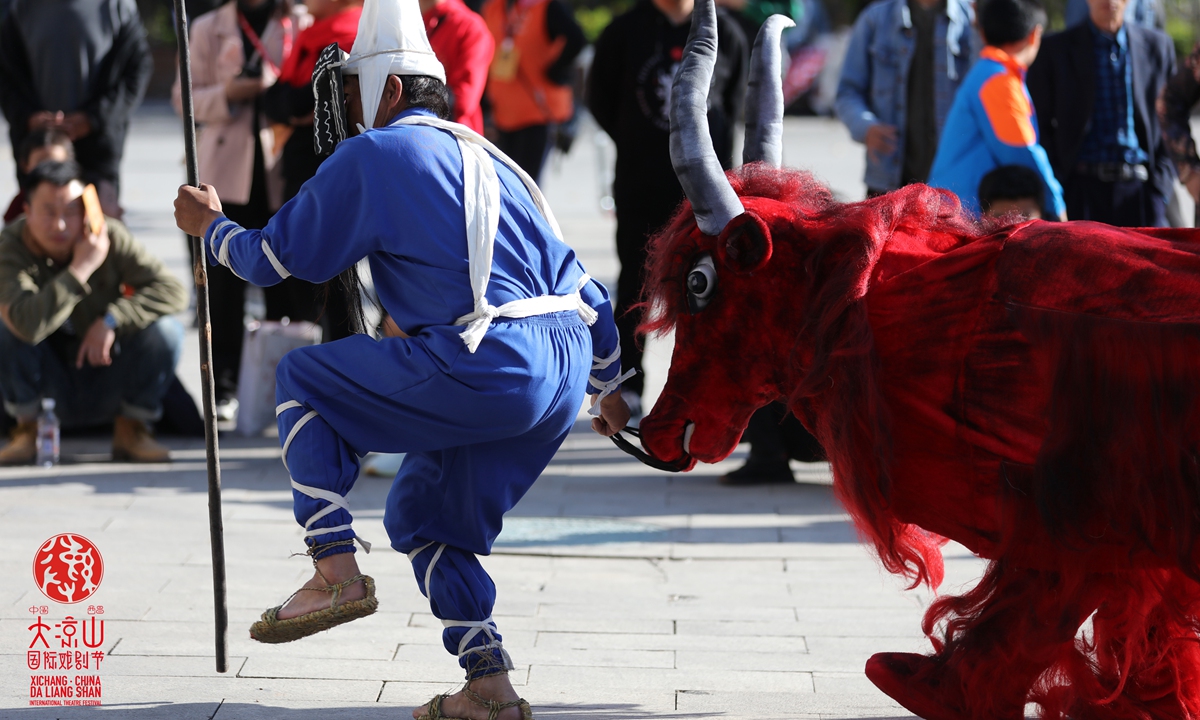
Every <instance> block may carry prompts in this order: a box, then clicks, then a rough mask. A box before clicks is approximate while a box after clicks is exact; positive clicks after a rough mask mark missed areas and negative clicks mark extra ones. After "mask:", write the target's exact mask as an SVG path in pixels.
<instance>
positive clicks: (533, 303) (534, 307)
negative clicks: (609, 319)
mask: <svg viewBox="0 0 1200 720" xmlns="http://www.w3.org/2000/svg"><path fill="white" fill-rule="evenodd" d="M591 279H592V278H591V277H589V276H588V275H584V276H583V277H581V278H579V287H578V289H576V291H575V292H574V293H572V294H571V295H542V296H540V297H535V298H523V299H521V300H513V301H511V302H506V303H504V304H503V305H501V306H499V307H496V306H495V305H492V304H491V303H489V302H488V299H487V298H486V297H481V298H480V299H479V302H478V303H476V306H475V312H473V313H470V314H469V315H463V316H462V317H460V318H459V319H457V320H455V321H454V324H455V325H466V326H467V329H466V330H464V331H462V332H461V333H459V337H461V338H462V339H463V342H465V343H466V344H467V349H468V350H470V351H471V352H475V349H476V348H478V347H479V343H480V341H482V340H483V335H484V333H486V332H487V331H488V328H489V327H490V326H491V324H492V321H493V320H495V319H496V318H527V317H534V316H536V315H550V314H552V313H557V312H567V311H570V310H574V311H576V312H578V313H579V318H580V319H581V320H583V321H584V322H585V323H587V324H588V325H592V324H594V323H595V322H596V318H598V317H599V314H598V313H597V312H596V310H595V309H594V308H593V307H592V306H591V305H588V304H587V303H586V302H584V301H583V296H582V295H580V293H579V291H580V290H582V289H583V287H584V286H585V285H587V284H588V282H589V281H590V280H591Z"/></svg>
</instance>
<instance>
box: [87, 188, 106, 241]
mask: <svg viewBox="0 0 1200 720" xmlns="http://www.w3.org/2000/svg"><path fill="white" fill-rule="evenodd" d="M83 215H84V219H85V220H86V221H87V224H88V229H90V230H91V231H92V234H93V235H99V234H100V231H101V230H102V229H104V210H102V209H101V208H100V195H99V194H98V193H97V192H96V186H95V185H91V184H89V185H88V186H87V187H85V188H84V189H83Z"/></svg>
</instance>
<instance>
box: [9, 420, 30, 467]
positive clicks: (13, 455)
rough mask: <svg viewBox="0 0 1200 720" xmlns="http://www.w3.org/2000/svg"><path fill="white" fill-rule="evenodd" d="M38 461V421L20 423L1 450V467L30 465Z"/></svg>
mask: <svg viewBox="0 0 1200 720" xmlns="http://www.w3.org/2000/svg"><path fill="white" fill-rule="evenodd" d="M34 460H37V421H36V420H29V421H27V422H23V423H18V424H17V426H16V427H15V428H13V429H12V434H11V435H10V436H9V441H8V444H7V445H5V446H4V447H3V448H0V465H29V464H30V463H32V462H33V461H34Z"/></svg>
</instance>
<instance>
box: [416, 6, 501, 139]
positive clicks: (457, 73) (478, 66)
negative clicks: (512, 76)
mask: <svg viewBox="0 0 1200 720" xmlns="http://www.w3.org/2000/svg"><path fill="white" fill-rule="evenodd" d="M420 3H421V15H422V17H424V19H425V34H426V35H428V36H429V44H430V45H431V46H433V53H434V54H435V55H437V59H438V60H440V61H441V63H442V65H443V66H444V67H445V68H446V89H448V90H449V91H450V119H451V120H453V121H454V122H456V123H462V124H463V125H466V126H467V127H469V128H471V129H472V130H474V131H475V132H477V133H482V132H483V110H482V109H480V107H479V103H480V101H481V100H482V99H483V88H484V86H485V85H487V78H488V67H489V66H490V65H491V64H492V55H493V54H494V53H495V50H496V42H495V40H493V39H492V34H491V33H490V32H488V28H487V23H485V22H484V21H483V18H482V17H480V16H479V15H478V14H476V13H475V12H474V11H472V10H471V9H470V8H468V7H467V6H466V5H464V4H463V2H462V0H420Z"/></svg>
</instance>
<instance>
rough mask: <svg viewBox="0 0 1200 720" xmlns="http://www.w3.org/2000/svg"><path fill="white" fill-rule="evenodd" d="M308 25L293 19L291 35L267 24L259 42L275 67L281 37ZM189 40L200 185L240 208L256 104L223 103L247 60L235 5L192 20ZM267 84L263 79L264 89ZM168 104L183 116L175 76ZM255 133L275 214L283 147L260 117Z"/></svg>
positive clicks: (246, 194)
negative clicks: (227, 89) (205, 185)
mask: <svg viewBox="0 0 1200 720" xmlns="http://www.w3.org/2000/svg"><path fill="white" fill-rule="evenodd" d="M307 21H308V16H307V15H303V14H298V15H295V16H293V17H292V18H291V23H290V26H291V27H290V30H285V29H284V24H283V23H282V22H281V21H280V20H279V19H272V20H271V22H270V23H268V25H267V29H266V31H265V32H263V37H262V42H263V45H264V46H265V47H266V50H267V55H268V56H269V57H270V60H271V62H273V63H275V66H276V67H282V66H283V60H284V58H283V46H284V39H285V37H286V36H287V35H288V34H289V33H290V35H291V38H292V39H293V40H294V39H295V36H296V35H298V34H299V32H300V31H301V30H302V29H303V28H304V27H305V26H306V25H307V24H308V22H307ZM189 35H190V42H191V54H192V104H193V107H194V108H195V112H196V125H197V126H198V134H197V138H196V150H197V160H198V163H199V166H200V182H202V183H205V184H208V185H212V186H213V187H214V188H216V190H217V193H218V194H219V195H220V197H221V200H222V201H223V202H226V203H230V204H234V205H244V204H246V203H247V202H249V201H250V185H251V183H252V182H253V179H254V178H253V175H254V135H253V134H252V133H253V128H254V122H253V121H254V104H253V103H251V102H240V103H233V104H230V102H229V101H228V100H227V98H226V97H225V84H226V83H227V82H229V81H230V80H232V79H233V78H235V77H237V76H238V75H240V74H241V72H242V66H243V65H244V64H245V59H246V56H245V52H244V51H243V49H242V34H241V30H240V29H239V28H238V21H237V3H236V2H227V3H225V4H224V5H222V6H221V7H219V8H217V9H216V10H213V11H211V12H207V13H205V14H204V15H201V16H200V17H198V18H196V21H195V23H194V24H193V25H192V28H191V32H190V34H189ZM288 44H289V45H290V44H291V43H290V42H289V43H288ZM263 73H264V75H265V76H266V75H271V74H272V73H271V68H270V67H269V66H268V65H267V64H266V63H264V64H263ZM270 79H271V78H267V80H268V84H269V81H270ZM171 99H172V102H173V104H174V105H175V111H176V112H178V113H180V114H182V112H183V111H182V101H181V100H180V85H179V75H178V72H177V73H176V76H175V86H174V87H173V88H172V89H171ZM258 127H259V128H260V129H259V131H258V134H259V138H260V140H261V142H262V149H263V159H264V161H265V163H266V168H267V197H268V198H269V201H270V204H271V209H272V210H277V209H279V206H280V205H282V204H283V174H282V168H281V167H280V163H279V162H278V160H279V153H280V152H281V151H282V150H283V143H282V142H280V143H276V141H275V135H274V133H273V132H272V130H271V126H270V124H269V123H268V121H267V119H266V117H265V116H262V115H261V114H260V116H259V118H258Z"/></svg>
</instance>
